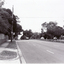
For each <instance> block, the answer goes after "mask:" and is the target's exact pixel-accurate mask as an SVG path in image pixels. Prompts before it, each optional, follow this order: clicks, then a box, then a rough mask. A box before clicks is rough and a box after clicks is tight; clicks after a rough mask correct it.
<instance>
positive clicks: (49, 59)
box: [17, 40, 64, 63]
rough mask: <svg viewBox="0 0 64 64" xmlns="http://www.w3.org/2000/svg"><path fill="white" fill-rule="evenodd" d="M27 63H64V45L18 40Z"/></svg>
mask: <svg viewBox="0 0 64 64" xmlns="http://www.w3.org/2000/svg"><path fill="white" fill-rule="evenodd" d="M17 43H18V46H19V48H20V50H21V52H22V55H23V58H24V59H25V61H26V63H64V44H63V43H58V42H49V41H41V40H17Z"/></svg>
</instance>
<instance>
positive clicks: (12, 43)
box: [6, 41, 17, 49]
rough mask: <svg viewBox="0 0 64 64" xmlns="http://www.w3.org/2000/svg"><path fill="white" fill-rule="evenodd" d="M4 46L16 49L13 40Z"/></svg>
mask: <svg viewBox="0 0 64 64" xmlns="http://www.w3.org/2000/svg"><path fill="white" fill-rule="evenodd" d="M6 48H13V49H17V45H16V42H15V41H12V42H9V45H8V46H7V47H6Z"/></svg>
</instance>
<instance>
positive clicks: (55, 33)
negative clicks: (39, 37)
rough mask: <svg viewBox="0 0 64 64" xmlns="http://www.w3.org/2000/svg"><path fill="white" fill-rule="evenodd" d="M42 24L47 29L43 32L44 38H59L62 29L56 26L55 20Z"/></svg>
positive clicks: (62, 32) (63, 31) (63, 30)
mask: <svg viewBox="0 0 64 64" xmlns="http://www.w3.org/2000/svg"><path fill="white" fill-rule="evenodd" d="M42 26H43V27H45V28H46V29H47V31H46V32H45V33H44V37H45V38H48V39H49V38H50V39H51V38H53V37H57V38H59V37H60V36H61V35H63V34H64V29H63V28H62V27H60V26H57V23H56V22H49V23H44V24H42Z"/></svg>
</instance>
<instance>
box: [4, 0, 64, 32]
mask: <svg viewBox="0 0 64 64" xmlns="http://www.w3.org/2000/svg"><path fill="white" fill-rule="evenodd" d="M12 5H14V14H15V15H17V16H18V17H19V18H20V21H21V22H20V24H21V25H22V28H23V29H32V31H33V32H41V27H42V26H41V24H42V23H43V22H45V21H46V22H49V21H54V22H55V21H56V22H57V23H58V25H60V26H63V24H64V0H5V4H4V7H5V8H10V9H12Z"/></svg>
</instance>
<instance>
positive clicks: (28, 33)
mask: <svg viewBox="0 0 64 64" xmlns="http://www.w3.org/2000/svg"><path fill="white" fill-rule="evenodd" d="M32 34H33V33H32V31H31V30H25V31H23V36H25V37H29V38H30V37H31V36H32Z"/></svg>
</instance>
